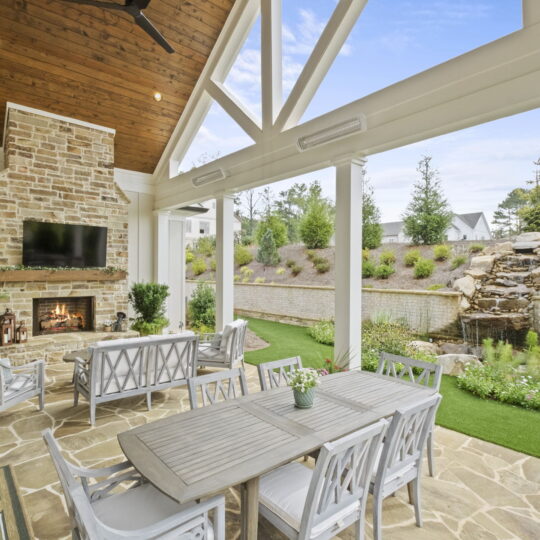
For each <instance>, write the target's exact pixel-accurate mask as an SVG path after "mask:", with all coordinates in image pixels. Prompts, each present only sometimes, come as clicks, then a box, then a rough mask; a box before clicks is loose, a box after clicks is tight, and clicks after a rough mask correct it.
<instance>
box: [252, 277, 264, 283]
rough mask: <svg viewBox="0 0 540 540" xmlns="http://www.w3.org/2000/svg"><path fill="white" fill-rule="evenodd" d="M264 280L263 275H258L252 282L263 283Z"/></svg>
mask: <svg viewBox="0 0 540 540" xmlns="http://www.w3.org/2000/svg"><path fill="white" fill-rule="evenodd" d="M265 281H266V278H264V277H258V278H255V280H254V281H253V283H264V282H265Z"/></svg>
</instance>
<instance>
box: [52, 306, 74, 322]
mask: <svg viewBox="0 0 540 540" xmlns="http://www.w3.org/2000/svg"><path fill="white" fill-rule="evenodd" d="M53 313H54V314H55V315H56V316H57V317H63V318H66V319H71V315H70V314H69V311H68V310H67V309H66V305H65V304H62V305H61V306H60V304H56V309H55V310H54V312H53Z"/></svg>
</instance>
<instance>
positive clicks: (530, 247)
mask: <svg viewBox="0 0 540 540" xmlns="http://www.w3.org/2000/svg"><path fill="white" fill-rule="evenodd" d="M538 248H540V232H526V233H522V234H520V235H519V236H517V237H516V239H515V240H514V243H513V244H512V249H513V250H514V251H517V252H518V253H519V252H522V253H529V252H531V251H535V250H537V249H538Z"/></svg>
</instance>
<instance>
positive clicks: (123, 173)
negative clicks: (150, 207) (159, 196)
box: [114, 167, 156, 195]
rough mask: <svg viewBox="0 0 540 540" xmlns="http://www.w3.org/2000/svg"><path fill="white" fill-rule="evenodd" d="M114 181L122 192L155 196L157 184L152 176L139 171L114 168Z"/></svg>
mask: <svg viewBox="0 0 540 540" xmlns="http://www.w3.org/2000/svg"><path fill="white" fill-rule="evenodd" d="M114 181H115V182H116V183H117V184H118V185H119V186H120V188H121V189H122V191H134V192H137V193H146V194H150V195H153V194H154V191H155V187H156V186H155V184H154V182H153V180H152V175H151V174H148V173H142V172H138V171H129V170H127V169H118V168H117V167H115V168H114Z"/></svg>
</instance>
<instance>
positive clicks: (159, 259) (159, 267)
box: [154, 211, 169, 283]
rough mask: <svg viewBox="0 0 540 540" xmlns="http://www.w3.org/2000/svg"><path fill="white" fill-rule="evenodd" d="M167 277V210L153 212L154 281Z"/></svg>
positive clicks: (165, 281) (166, 278) (166, 279)
mask: <svg viewBox="0 0 540 540" xmlns="http://www.w3.org/2000/svg"><path fill="white" fill-rule="evenodd" d="M168 279H169V212H167V211H165V212H155V213H154V281H155V282H157V283H167V281H168Z"/></svg>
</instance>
